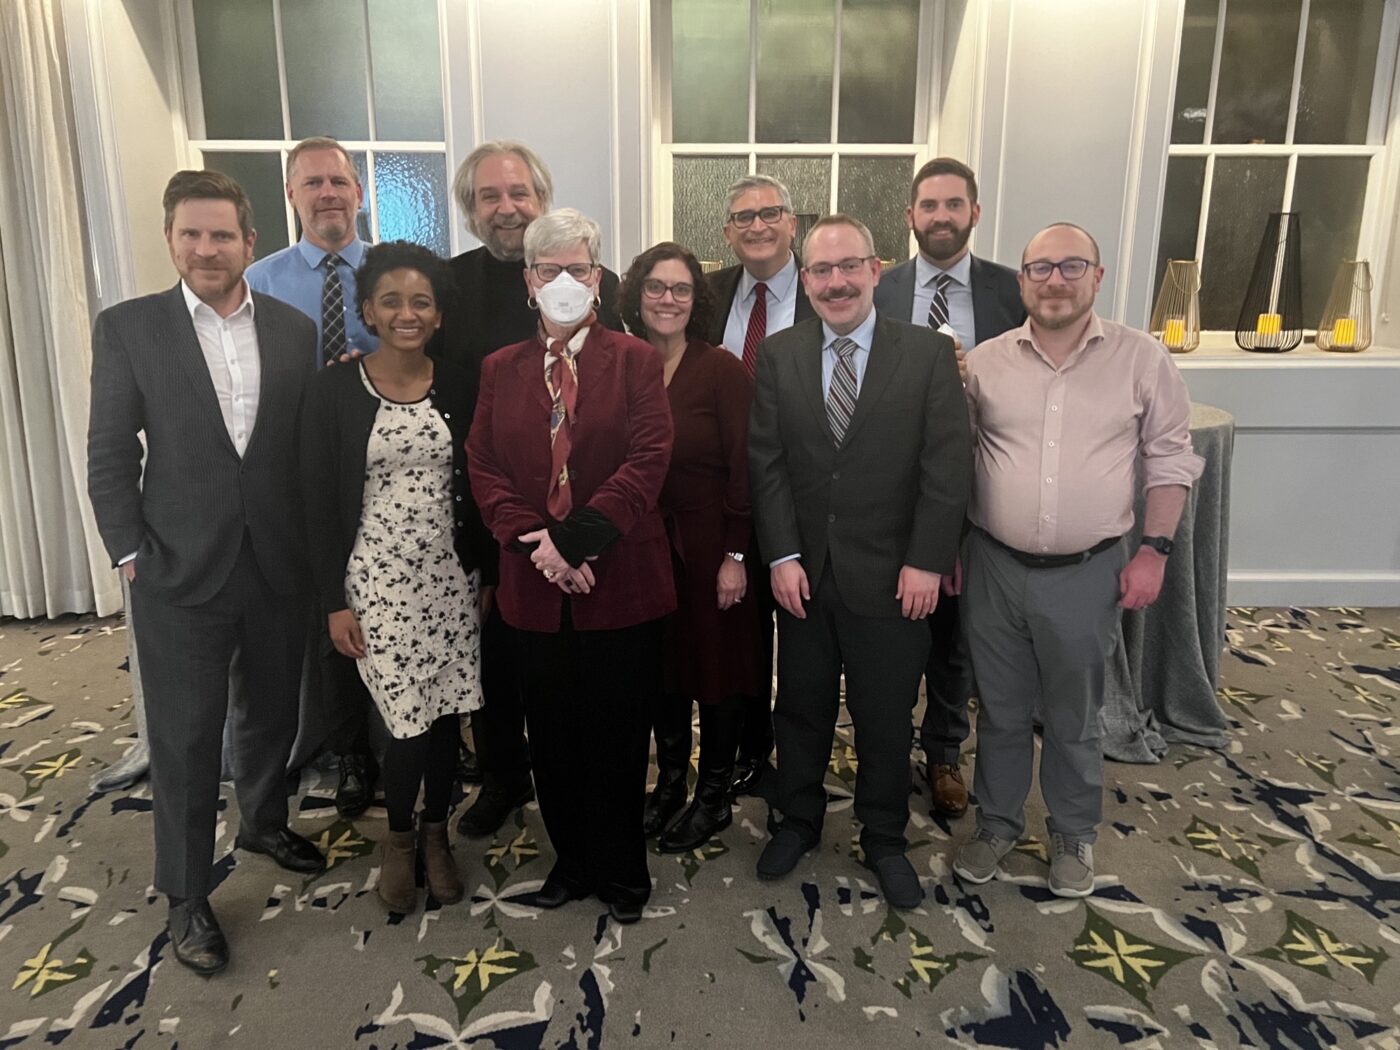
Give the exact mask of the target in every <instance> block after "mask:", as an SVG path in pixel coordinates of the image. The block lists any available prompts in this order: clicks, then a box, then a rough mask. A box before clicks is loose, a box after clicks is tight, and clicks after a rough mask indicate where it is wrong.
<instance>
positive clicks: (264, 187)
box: [204, 150, 287, 259]
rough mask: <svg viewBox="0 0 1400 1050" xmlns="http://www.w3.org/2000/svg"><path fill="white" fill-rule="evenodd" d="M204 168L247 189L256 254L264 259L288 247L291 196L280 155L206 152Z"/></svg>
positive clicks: (244, 190) (254, 251) (245, 191)
mask: <svg viewBox="0 0 1400 1050" xmlns="http://www.w3.org/2000/svg"><path fill="white" fill-rule="evenodd" d="M204 166H205V167H206V168H209V169H210V170H212V171H222V172H223V173H224V174H225V175H227V176H229V177H230V178H232V179H233V180H234V181H235V182H237V183H238V185H240V186H242V187H243V192H244V193H246V194H247V195H248V201H249V203H251V204H252V205H253V229H255V230H257V231H258V243H257V244H255V245H254V246H253V254H254V256H255V257H256V258H259V259H261V258H262V257H263V256H264V255H271V254H272V253H273V252H275V251H277V250H278V249H279V248H285V247H287V193H286V183H285V182H284V181H283V177H282V155H281V154H280V153H220V152H215V151H213V150H206V151H205V153H204Z"/></svg>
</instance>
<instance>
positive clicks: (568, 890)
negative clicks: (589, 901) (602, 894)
mask: <svg viewBox="0 0 1400 1050" xmlns="http://www.w3.org/2000/svg"><path fill="white" fill-rule="evenodd" d="M587 896H588V890H587V889H585V888H584V887H583V886H575V885H574V884H572V883H569V882H564V881H562V880H560V879H553V878H549V879H545V880H544V885H543V886H541V887H540V888H539V889H537V890H535V891H533V892H532V893H522V894H521V895H520V896H519V897H516V898H515V900H516V902H518V903H520V904H523V905H525V906H526V907H528V908H544V909H546V910H547V911H553V910H554V909H555V908H562V907H563V906H564V905H566V904H568V903H569V902H570V901H581V900H583V898H585V897H587Z"/></svg>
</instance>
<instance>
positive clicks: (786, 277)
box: [739, 252, 797, 302]
mask: <svg viewBox="0 0 1400 1050" xmlns="http://www.w3.org/2000/svg"><path fill="white" fill-rule="evenodd" d="M795 280H797V256H795V255H793V254H792V253H791V252H789V253H788V261H787V265H786V266H784V267H783V268H782V269H781V270H779V271H778V272H777V273H775V274H774V275H773V276H772V277H770V278H769V279H768V280H766V281H764V282H763V283H764V284H766V285H768V295H769V298H770V299H773V300H775V301H777V300H782V299H786V298H787V297H788V293H789V292H791V291H792V282H793V281H795ZM756 284H758V278H757V277H755V276H754V275H753V274H751V273H749V271H748V270H747V269H746V270H744V271H743V273H742V275H741V276H740V277H739V299H740V300H741V301H744V302H747V301H749V300H751V299H752V298H753V288H754V285H756Z"/></svg>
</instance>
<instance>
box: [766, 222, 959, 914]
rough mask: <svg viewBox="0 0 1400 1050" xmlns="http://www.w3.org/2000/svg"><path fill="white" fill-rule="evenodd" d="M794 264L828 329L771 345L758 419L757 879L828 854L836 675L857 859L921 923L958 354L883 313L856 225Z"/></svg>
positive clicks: (825, 231)
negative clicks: (770, 734)
mask: <svg viewBox="0 0 1400 1050" xmlns="http://www.w3.org/2000/svg"><path fill="white" fill-rule="evenodd" d="M802 254H803V259H804V263H805V264H804V266H803V269H802V280H803V282H804V283H805V284H806V287H807V293H808V295H810V296H811V298H812V304H813V307H814V308H815V309H816V312H817V316H818V318H819V320H818V319H816V318H814V319H812V320H809V321H804V322H802V323H800V324H797V325H794V326H793V327H792V328H789V329H788V330H787V331H785V332H780V333H778V334H777V335H775V336H770V337H769V338H768V339H767V340H766V341H765V342H764V343H763V346H762V348H761V349H760V350H759V353H758V370H757V375H756V378H755V386H754V400H753V409H752V411H751V414H750V417H749V463H750V476H751V478H752V485H753V508H754V522H755V525H756V527H757V532H758V541H759V546H760V548H761V550H762V553H763V557H764V559H765V560H766V561H767V562H768V564H769V566H770V575H771V580H772V587H773V596H774V598H775V599H776V600H777V602H778V605H779V612H778V633H779V645H778V699H777V704H776V706H775V707H774V710H773V725H774V729H775V731H776V736H777V743H778V775H777V782H778V784H777V799H776V802H777V807H778V809H780V810H781V811H782V814H783V821H782V824H781V826H779V828H778V830H777V831H776V832H775V834H774V836H773V838H772V839H771V840H770V841H769V843H768V845H767V846H766V847H765V848H764V850H763V854H762V856H760V858H759V861H758V874H759V877H760V878H766V879H775V878H779V877H781V876H783V875H786V874H787V873H788V872H790V871H791V870H792V869H793V868H794V867H796V865H797V863H798V861H800V860H801V858H802V854H803V853H804V852H805V851H807V850H809V849H811V848H812V847H813V846H815V845H816V844H817V842H818V841H819V840H820V837H821V828H822V821H823V817H824V815H825V812H826V790H825V788H824V787H823V786H822V781H823V777H824V775H825V773H826V769H827V763H828V762H829V760H830V757H831V739H832V732H833V730H834V728H835V724H836V716H837V711H838V708H839V704H840V698H839V687H840V681H841V674H842V672H843V671H844V672H845V676H846V708H847V710H848V711H849V712H850V715H851V720H852V722H853V723H854V725H855V746H856V755H857V760H858V763H859V767H858V771H857V774H856V795H855V811H856V817H857V819H859V820H860V823H861V849H862V850H863V851H864V853H865V862H866V864H867V865H869V866H870V867H871V868H872V869H873V870H874V871H875V873H876V875H877V876H878V877H879V880H880V887H881V889H882V890H883V891H884V894H885V899H886V900H887V901H888V902H889V903H890V905H891V906H893V907H898V908H912V907H915V906H917V905H918V903H919V901H920V900H922V899H923V890H922V888H921V886H920V884H919V879H918V876H917V875H916V874H915V872H914V869H913V867H912V866H911V865H910V863H909V860H908V858H907V857H906V856H905V849H906V848H907V842H906V840H905V837H904V830H905V826H906V825H907V823H908V820H909V761H908V753H909V714H910V712H911V711H912V710H913V708H914V704H915V702H916V701H917V700H918V692H919V676H920V674H921V673H922V671H923V667H924V663H925V661H926V660H927V659H928V648H929V637H928V628H927V626H926V625H925V624H924V623H922V622H921V621H923V620H924V619H926V618H927V617H928V615H929V614H930V613H931V612H933V610H934V609H935V608H936V606H937V604H938V592H939V585H940V578H941V577H942V576H943V575H945V574H949V573H952V572H953V569H954V564H955V562H956V560H957V553H958V539H959V536H960V534H961V532H962V526H963V513H964V510H965V509H966V505H967V500H968V495H969V487H970V485H971V477H972V452H971V443H970V438H969V436H968V424H967V409H966V407H965V406H964V404H963V400H962V384H961V383H959V382H958V372H957V365H956V363H955V360H954V356H953V343H952V340H951V339H949V338H948V337H947V336H944V335H940V334H937V333H933V332H929V331H927V330H926V329H921V328H915V327H914V326H912V325H910V324H908V323H906V322H903V321H895V320H891V319H889V318H883V317H877V316H876V315H875V311H874V309H873V306H872V302H871V300H872V293H873V292H874V289H875V285H876V282H877V281H878V280H879V279H880V260H879V258H878V257H877V256H876V255H875V249H874V246H873V243H872V241H871V237H870V231H869V230H867V229H866V228H865V226H864V225H862V224H861V223H860V222H858V221H857V220H855V219H852V218H849V217H847V216H844V215H831V216H828V217H826V218H824V219H822V220H820V221H819V222H818V223H817V224H816V225H815V226H813V227H812V230H811V232H810V233H809V234H808V235H807V240H806V244H805V246H804V250H803V253H802Z"/></svg>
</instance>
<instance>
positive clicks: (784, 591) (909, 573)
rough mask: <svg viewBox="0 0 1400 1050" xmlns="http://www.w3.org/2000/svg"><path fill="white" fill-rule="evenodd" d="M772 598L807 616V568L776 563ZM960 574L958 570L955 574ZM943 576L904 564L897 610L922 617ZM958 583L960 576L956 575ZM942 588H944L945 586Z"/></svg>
mask: <svg viewBox="0 0 1400 1050" xmlns="http://www.w3.org/2000/svg"><path fill="white" fill-rule="evenodd" d="M771 576H772V583H773V597H774V598H775V599H777V602H778V604H779V605H781V606H782V607H783V608H784V609H785V610H787V611H788V612H789V613H791V614H792V615H793V616H795V617H796V618H797V619H799V620H805V619H807V610H806V609H804V608H803V606H802V603H803V602H804V601H811V600H812V591H811V588H810V587H809V586H808V583H807V571H806V570H805V569H803V568H802V562H801V561H799V560H797V559H795V558H794V559H792V560H791V561H784V562H779V563H778V564H777V565H775V566H773V568H772V570H771ZM958 576H959V577H961V573H960V572H959V573H958ZM943 579H944V578H943V577H942V576H940V575H939V574H938V573H936V572H927V571H925V570H923V569H916V568H914V566H912V565H905V566H903V567H901V568H900V570H899V586H898V587H897V588H896V589H895V592H894V597H895V601H897V602H899V607H900V613H901V615H903V617H904V618H905V619H906V620H925V619H927V618H928V617H929V614H931V613H932V612H933V610H934V609H936V608H937V607H938V590H939V585H940V583H941V582H942V580H943ZM958 582H959V583H960V582H961V579H960V578H959V581H958ZM945 589H946V588H945Z"/></svg>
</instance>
